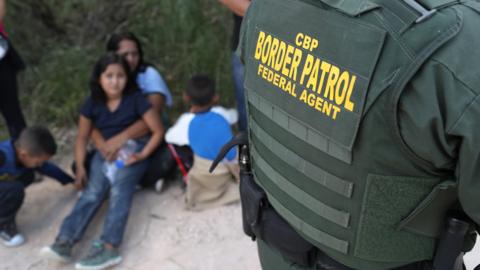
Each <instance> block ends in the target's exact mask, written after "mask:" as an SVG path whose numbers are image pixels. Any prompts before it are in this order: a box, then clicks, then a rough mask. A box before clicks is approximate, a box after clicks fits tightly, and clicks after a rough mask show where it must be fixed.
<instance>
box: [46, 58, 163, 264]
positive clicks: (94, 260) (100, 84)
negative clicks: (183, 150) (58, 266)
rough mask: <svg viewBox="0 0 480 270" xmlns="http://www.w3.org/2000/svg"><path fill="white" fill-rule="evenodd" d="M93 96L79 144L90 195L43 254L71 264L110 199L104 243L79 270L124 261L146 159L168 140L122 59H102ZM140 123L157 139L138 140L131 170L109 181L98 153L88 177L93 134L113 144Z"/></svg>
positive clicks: (80, 175) (79, 180) (79, 182)
mask: <svg viewBox="0 0 480 270" xmlns="http://www.w3.org/2000/svg"><path fill="white" fill-rule="evenodd" d="M90 91H91V95H90V96H89V97H88V98H87V99H86V101H85V103H84V104H83V106H82V107H81V109H80V120H79V125H78V135H77V140H76V144H75V163H76V166H77V167H76V168H77V170H76V177H75V185H76V187H77V188H79V189H83V188H84V191H83V192H82V194H81V197H80V198H79V199H78V201H77V203H76V204H75V207H74V208H73V209H72V212H71V213H70V215H69V216H67V217H66V218H65V219H64V221H63V223H62V226H61V228H60V232H59V233H58V236H57V238H56V239H55V243H54V244H53V245H51V246H49V247H46V248H44V249H43V250H42V252H43V253H44V254H45V255H48V256H51V257H54V258H57V259H59V260H62V261H70V260H71V253H72V248H73V245H74V244H75V243H77V242H78V241H80V239H81V238H82V236H83V234H84V232H85V230H86V229H87V226H88V224H89V223H90V221H91V220H92V218H93V216H94V215H95V213H96V212H97V210H98V209H99V207H100V206H101V204H102V203H103V201H104V200H105V198H107V197H109V201H108V211H107V214H106V217H105V223H104V225H103V230H102V234H101V236H100V240H99V241H94V242H93V244H92V247H91V250H90V252H89V253H88V254H87V256H86V257H85V258H84V259H82V260H80V261H79V262H78V263H77V264H76V265H75V267H76V268H77V269H104V268H107V267H110V266H112V265H115V264H118V263H120V262H121V260H122V258H121V257H120V255H119V253H118V247H119V245H120V243H121V242H122V238H123V233H124V231H125V227H126V224H127V219H128V215H129V211H130V207H131V204H132V199H133V194H134V191H135V186H136V185H137V183H138V181H139V180H140V178H141V177H142V176H143V175H144V173H145V170H146V168H147V165H148V162H147V161H146V159H147V158H148V156H149V155H150V154H151V153H153V151H154V150H155V149H156V148H157V146H158V145H159V143H160V141H161V140H162V137H163V131H164V129H163V126H162V123H161V122H160V120H159V118H158V115H157V113H156V112H155V111H154V109H152V108H151V105H150V104H149V103H148V101H147V100H146V99H145V98H144V96H143V95H142V94H141V93H140V92H139V91H137V89H136V86H135V84H134V83H133V82H132V79H129V67H128V64H127V63H126V61H125V60H124V59H123V58H122V57H120V56H118V55H116V54H113V53H109V54H106V55H104V56H103V57H101V58H100V59H99V60H98V62H97V64H96V65H95V68H94V71H93V74H92V77H91V80H90ZM139 119H142V121H143V122H144V123H145V125H146V126H147V128H148V129H149V132H150V134H151V135H150V137H148V136H147V137H145V136H144V137H142V138H139V139H137V140H135V141H136V144H137V152H136V153H134V154H133V155H131V156H130V158H128V159H127V160H126V162H125V166H122V167H120V166H119V168H118V170H117V172H116V174H115V175H114V178H108V177H107V176H106V174H105V173H104V171H103V167H104V166H105V161H106V159H105V157H104V156H103V155H102V154H101V153H100V152H99V151H95V154H94V156H93V158H92V160H91V162H90V171H89V173H88V177H87V172H86V169H85V167H84V164H85V156H86V147H87V143H88V139H89V138H90V134H91V131H92V129H94V128H95V129H96V130H97V131H98V132H100V134H101V136H102V137H103V138H105V139H110V138H112V137H114V136H117V135H118V134H120V133H122V132H123V131H124V130H125V129H126V128H128V127H129V126H130V125H132V124H133V123H134V122H136V121H138V120H139Z"/></svg>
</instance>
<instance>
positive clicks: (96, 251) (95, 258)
mask: <svg viewBox="0 0 480 270" xmlns="http://www.w3.org/2000/svg"><path fill="white" fill-rule="evenodd" d="M121 261H122V257H120V255H119V254H118V252H117V250H116V249H107V248H105V245H104V244H103V243H102V242H99V241H94V242H93V243H92V246H91V248H90V251H89V252H88V254H87V256H86V257H85V258H83V259H82V260H80V261H79V262H78V263H76V264H75V268H76V269H88V270H100V269H105V268H108V267H111V266H114V265H117V264H119V263H120V262H121Z"/></svg>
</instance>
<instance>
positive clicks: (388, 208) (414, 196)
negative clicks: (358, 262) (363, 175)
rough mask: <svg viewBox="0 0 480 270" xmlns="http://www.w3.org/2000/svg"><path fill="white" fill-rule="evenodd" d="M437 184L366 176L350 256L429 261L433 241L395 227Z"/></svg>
mask: <svg viewBox="0 0 480 270" xmlns="http://www.w3.org/2000/svg"><path fill="white" fill-rule="evenodd" d="M437 182H438V180H437V179H428V178H416V177H403V176H382V175H374V174H370V175H369V176H368V178H367V186H366V190H365V195H364V200H363V203H362V210H361V217H360V222H359V227H358V231H357V233H356V235H357V239H356V245H355V249H354V255H355V256H356V257H359V258H362V259H365V260H370V261H378V262H413V261H421V260H428V259H431V258H432V255H433V251H434V243H435V239H434V238H429V237H425V236H422V235H418V234H413V233H411V232H408V231H404V230H398V229H397V228H398V225H399V224H400V223H401V221H402V220H403V219H404V218H405V217H407V216H408V215H409V214H410V213H411V211H412V210H413V209H414V208H415V207H417V205H419V204H420V202H421V201H422V200H423V199H425V197H427V195H428V194H429V193H430V192H431V190H432V189H433V187H434V186H435V185H436V183H437Z"/></svg>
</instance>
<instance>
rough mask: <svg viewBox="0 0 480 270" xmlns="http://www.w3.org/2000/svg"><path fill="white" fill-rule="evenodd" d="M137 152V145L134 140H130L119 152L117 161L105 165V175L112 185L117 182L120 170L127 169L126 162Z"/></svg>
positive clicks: (106, 162)
mask: <svg viewBox="0 0 480 270" xmlns="http://www.w3.org/2000/svg"><path fill="white" fill-rule="evenodd" d="M136 150H137V143H136V142H135V141H134V140H128V141H127V142H126V143H125V144H124V145H123V146H122V148H121V149H120V150H119V151H118V154H117V159H116V160H114V161H112V162H108V161H105V163H104V164H103V173H104V174H105V176H106V177H107V178H108V180H109V181H110V183H112V184H113V182H115V178H116V174H117V171H118V169H120V168H123V167H125V162H126V161H127V160H128V159H129V158H130V157H131V156H132V155H133V154H134V153H135V151H136Z"/></svg>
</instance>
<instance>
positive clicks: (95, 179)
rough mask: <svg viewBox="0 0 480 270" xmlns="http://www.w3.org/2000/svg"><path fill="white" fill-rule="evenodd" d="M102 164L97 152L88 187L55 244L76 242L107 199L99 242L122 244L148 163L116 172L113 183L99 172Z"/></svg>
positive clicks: (102, 161)
mask: <svg viewBox="0 0 480 270" xmlns="http://www.w3.org/2000/svg"><path fill="white" fill-rule="evenodd" d="M104 162H105V159H104V158H103V157H102V156H101V154H100V152H98V151H97V152H96V153H95V155H94V157H93V159H92V162H91V167H90V175H89V177H88V178H89V181H88V183H87V186H86V188H85V190H84V191H83V193H82V195H81V197H80V198H79V199H78V201H77V203H76V204H75V207H74V208H73V210H72V212H71V213H70V215H69V216H67V217H66V218H65V220H64V221H63V224H62V226H61V228H60V233H59V234H58V236H57V240H58V241H67V242H69V243H72V244H74V243H76V242H78V241H79V240H80V239H81V238H82V236H83V234H84V232H85V230H86V228H87V226H88V224H89V223H90V221H91V220H92V218H93V216H94V215H95V213H96V212H97V210H98V208H99V207H100V206H101V205H102V203H103V201H104V200H105V199H106V198H107V196H108V198H109V201H108V211H107V214H106V217H105V221H104V224H103V231H102V235H101V237H100V240H101V241H102V242H104V243H108V244H112V245H113V246H116V247H117V246H119V245H120V243H121V242H122V238H123V233H124V231H125V226H126V225H127V220H128V214H129V211H130V207H131V205H132V199H133V194H134V192H135V186H136V185H137V183H138V181H139V180H140V178H141V177H142V176H143V174H144V173H145V170H146V168H147V160H142V161H140V162H137V163H134V164H132V165H130V166H126V167H123V168H121V169H119V170H118V171H117V173H116V179H115V181H114V183H113V184H110V181H109V180H108V179H107V178H106V176H105V175H104V173H103V172H102V166H103V164H104Z"/></svg>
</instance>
